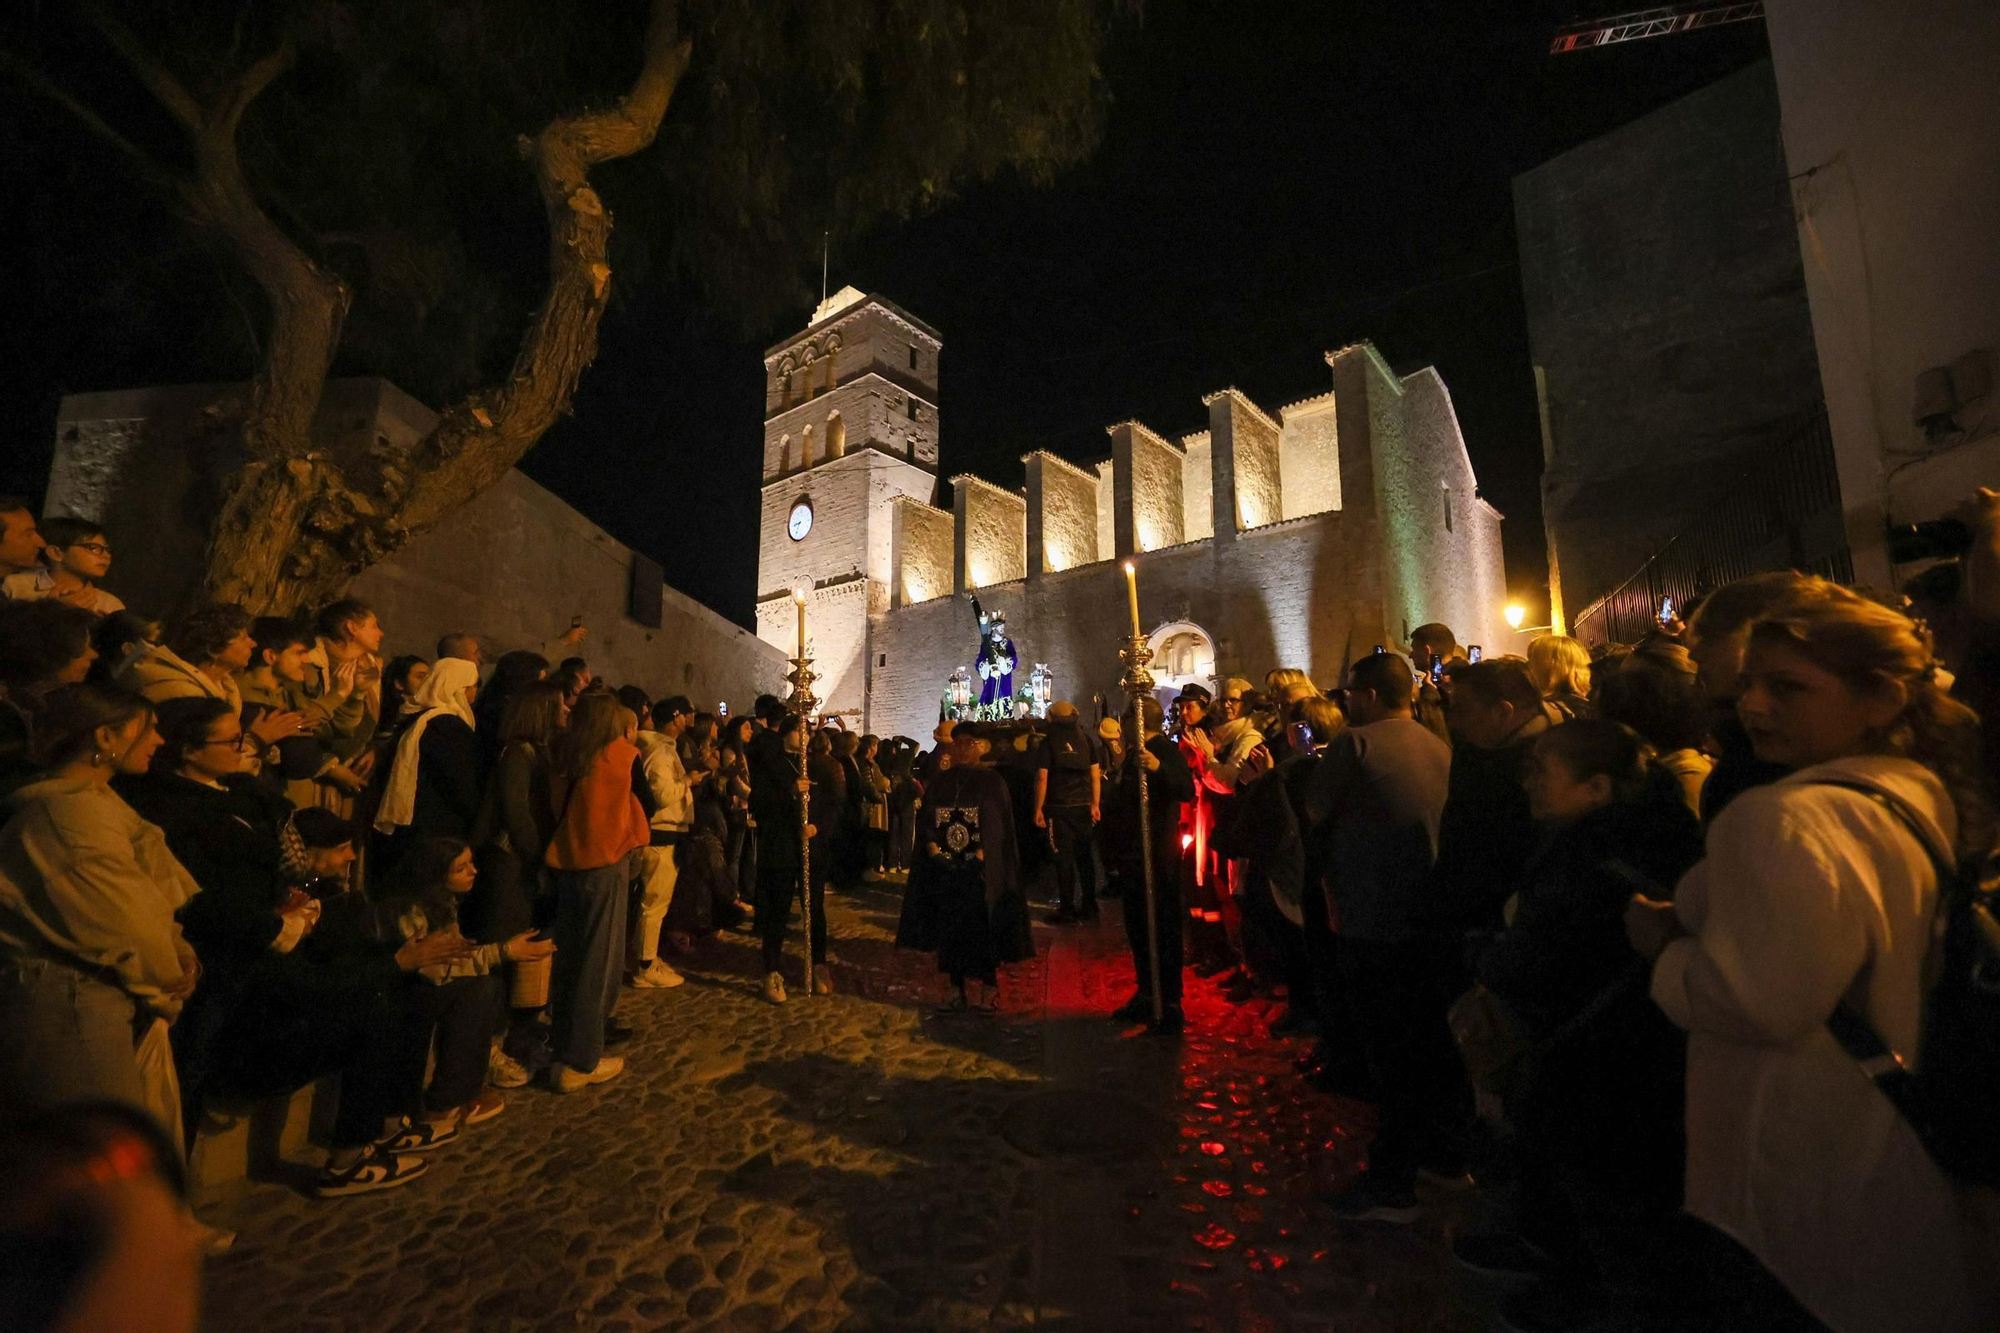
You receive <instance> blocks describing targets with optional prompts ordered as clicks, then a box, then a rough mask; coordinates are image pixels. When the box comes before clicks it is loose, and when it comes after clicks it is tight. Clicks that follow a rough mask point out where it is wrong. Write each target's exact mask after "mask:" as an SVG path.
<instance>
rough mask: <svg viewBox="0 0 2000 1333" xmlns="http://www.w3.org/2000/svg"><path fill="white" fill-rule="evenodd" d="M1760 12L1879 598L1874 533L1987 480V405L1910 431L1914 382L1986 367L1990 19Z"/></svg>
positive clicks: (1993, 191)
mask: <svg viewBox="0 0 2000 1333" xmlns="http://www.w3.org/2000/svg"><path fill="white" fill-rule="evenodd" d="M1766 8H1767V9H1768V11H1769V14H1768V17H1767V19H1766V23H1767V26H1768V28H1769V31H1770V37H1771V54H1772V60H1773V62H1774V64H1775V65H1776V69H1777V99H1778V102H1779V104H1780V105H1781V107H1782V108H1783V127H1784V154H1785V159H1786V163H1787V166H1788V167H1789V171H1788V173H1787V174H1788V175H1789V176H1790V178H1791V181H1792V186H1791V212H1792V213H1793V214H1794V215H1795V216H1796V219H1797V226H1798V235H1799V242H1798V248H1800V249H1802V250H1803V252H1804V253H1805V255H1806V265H1805V285H1806V290H1807V292H1808V294H1809V296H1810V299H1811V318H1812V330H1813V336H1814V343H1815V344H1816V347H1817V351H1818V366H1819V378H1820V379H1821V381H1822V382H1823V383H1824V384H1825V386H1826V404H1827V415H1828V420H1829V424H1830V426H1831V428H1832V432H1833V442H1834V453H1835V457H1836V459H1837V462H1838V466H1839V472H1840V489H1841V496H1842V502H1843V505H1844V507H1845V509H1846V519H1847V535H1848V543H1849V547H1850V549H1851V551H1852V552H1853V555H1854V573H1855V577H1856V578H1858V579H1860V580H1862V581H1864V582H1871V583H1876V584H1881V585H1887V584H1889V583H1890V582H1891V578H1892V573H1891V570H1890V568H1889V562H1888V554H1887V551H1886V548H1885V545H1884V540H1883V531H1884V526H1885V523H1886V522H1888V521H1895V522H1911V521H1915V520H1918V519H1923V518H1931V517H1935V516H1937V515H1938V514H1939V513H1941V512H1942V511H1943V510H1944V509H1946V508H1949V507H1951V506H1952V505H1954V504H1955V503H1957V502H1958V501H1960V500H1962V499H1963V498H1964V497H1965V496H1966V495H1967V494H1969V493H1970V491H1971V488H1972V486H1973V485H1974V484H1976V483H1978V482H1982V481H1983V482H1984V483H1985V484H1987V485H1992V484H1993V482H1994V478H1995V477H1997V476H2000V394H1996V393H1993V392H1988V393H1987V394H1986V395H1985V396H1984V398H1983V400H1982V401H1979V402H1975V403H1970V404H1967V405H1966V406H1964V407H1963V408H1961V409H1960V410H1959V411H1958V412H1957V413H1956V417H1957V421H1956V425H1957V427H1958V429H1957V431H1955V432H1953V433H1951V434H1950V435H1949V436H1948V437H1947V438H1946V439H1944V440H1943V441H1941V442H1940V444H1939V445H1933V444H1931V443H1930V442H1929V441H1927V439H1926V437H1925V434H1924V431H1923V430H1922V428H1921V427H1920V426H1918V425H1917V423H1916V422H1915V420H1914V419H1913V417H1914V411H1913V408H1914V402H1915V397H1916V393H1915V381H1916V377H1917V376H1918V375H1919V374H1921V373H1922V372H1923V371H1925V370H1926V369H1928V368H1930V367H1933V366H1950V365H1952V364H1953V363H1954V362H1955V361H1957V360H1958V359H1959V358H1960V357H1962V356H1964V355H1965V354H1966V353H1968V352H1972V351H1974V350H1975V349H1988V350H1989V351H1991V352H1996V353H2000V262H1996V259H1995V256H1996V255H2000V78H1996V76H1995V71H1996V70H2000V6H1996V5H1994V4H1991V3H1989V0H1906V2H1905V3H1902V4H1897V5H1882V4H1878V3H1872V2H1871V0H1812V3H1810V4H1807V3H1802V0H1771V3H1770V4H1769V5H1768V6H1767V7H1766ZM1564 559H1565V561H1567V559H1568V556H1567V553H1565V556H1564Z"/></svg>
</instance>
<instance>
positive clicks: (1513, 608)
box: [1506, 602, 1528, 629]
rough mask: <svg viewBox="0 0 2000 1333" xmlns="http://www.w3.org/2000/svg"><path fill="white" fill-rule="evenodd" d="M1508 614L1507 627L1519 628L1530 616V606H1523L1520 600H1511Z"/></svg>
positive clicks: (1508, 605) (1508, 604)
mask: <svg viewBox="0 0 2000 1333" xmlns="http://www.w3.org/2000/svg"><path fill="white" fill-rule="evenodd" d="M1506 616H1507V628H1508V629H1519V628H1521V625H1522V623H1523V622H1524V621H1526V620H1527V618H1528V608H1527V607H1525V606H1522V605H1521V604H1520V603H1519V602H1509V603H1507V611H1506Z"/></svg>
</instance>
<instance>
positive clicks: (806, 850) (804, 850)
mask: <svg viewBox="0 0 2000 1333" xmlns="http://www.w3.org/2000/svg"><path fill="white" fill-rule="evenodd" d="M810 591H811V588H809V587H808V586H807V585H806V584H803V583H801V584H800V585H799V586H798V587H796V588H794V589H792V599H793V600H794V601H796V602H797V603H798V605H799V655H798V656H797V657H794V658H793V659H791V661H792V674H791V675H790V676H788V677H786V679H787V680H789V681H791V684H792V697H791V698H790V699H789V700H787V701H786V702H787V703H789V704H790V705H791V709H792V711H793V712H794V713H797V714H798V715H799V721H800V722H801V723H802V724H803V725H804V729H805V734H804V736H803V737H802V739H803V740H804V741H805V744H803V745H801V746H800V747H799V783H800V787H799V896H800V898H801V899H803V902H804V909H805V910H804V914H803V917H802V919H803V920H804V922H805V927H806V973H805V976H806V994H807V995H811V994H812V993H813V947H812V941H813V896H812V835H811V834H810V833H809V832H807V830H808V829H810V828H811V827H812V787H811V783H812V775H811V773H810V772H808V771H807V767H806V751H807V750H809V749H811V748H812V731H811V727H812V718H813V714H814V713H816V712H818V711H819V700H817V699H815V698H813V693H812V683H813V669H812V659H811V658H810V657H807V656H806V594H807V593H808V592H810Z"/></svg>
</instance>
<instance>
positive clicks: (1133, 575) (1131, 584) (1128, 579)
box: [1125, 560, 1139, 639]
mask: <svg viewBox="0 0 2000 1333" xmlns="http://www.w3.org/2000/svg"><path fill="white" fill-rule="evenodd" d="M1125 599H1126V600H1127V601H1128V602H1130V603H1131V604H1132V637H1133V638H1135V639H1136V638H1138V637H1139V571H1138V569H1137V567H1135V566H1134V565H1133V563H1132V562H1131V561H1130V560H1127V561H1126V562H1125Z"/></svg>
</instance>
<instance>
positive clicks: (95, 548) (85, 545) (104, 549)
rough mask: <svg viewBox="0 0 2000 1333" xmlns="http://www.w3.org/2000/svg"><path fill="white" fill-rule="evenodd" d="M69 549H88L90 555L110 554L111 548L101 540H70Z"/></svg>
mask: <svg viewBox="0 0 2000 1333" xmlns="http://www.w3.org/2000/svg"><path fill="white" fill-rule="evenodd" d="M70 549H72V550H76V551H88V552H90V553H91V554H92V555H110V554H111V548H110V547H109V546H106V545H105V544H104V543H103V542H71V543H70Z"/></svg>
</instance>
